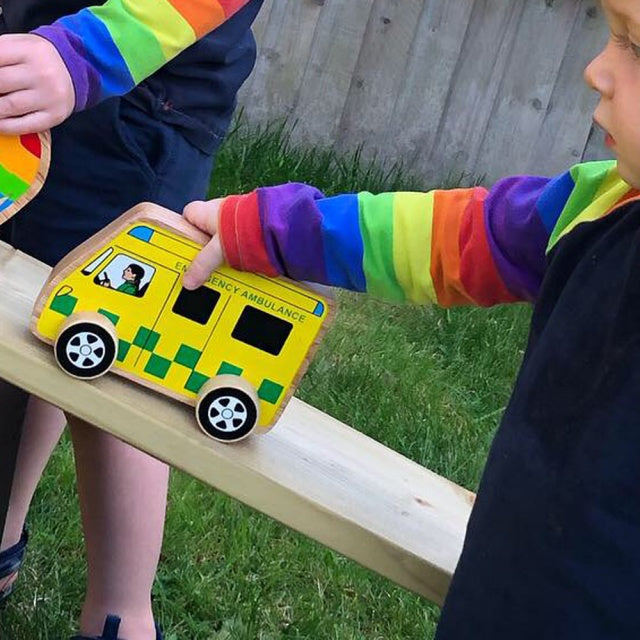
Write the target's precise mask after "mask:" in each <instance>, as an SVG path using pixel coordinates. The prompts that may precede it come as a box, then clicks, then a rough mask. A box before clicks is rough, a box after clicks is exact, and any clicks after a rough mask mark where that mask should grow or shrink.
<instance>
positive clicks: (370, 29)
mask: <svg viewBox="0 0 640 640" xmlns="http://www.w3.org/2000/svg"><path fill="white" fill-rule="evenodd" d="M601 13H602V12H601V9H600V7H599V5H598V3H597V0H554V2H549V1H548V0H266V1H265V5H264V9H263V11H262V13H261V15H260V17H259V18H258V23H257V26H256V34H257V39H258V42H259V45H260V50H259V56H258V62H257V65H256V69H255V71H254V74H253V76H252V78H251V79H250V80H249V82H248V83H247V85H246V86H245V88H244V89H243V90H242V93H241V98H240V102H241V104H242V105H244V107H245V110H246V113H247V115H248V118H249V121H250V122H253V123H261V124H264V123H266V122H269V121H272V120H275V119H281V118H287V119H288V121H289V123H290V124H294V123H295V128H294V133H293V137H294V139H295V140H296V141H301V142H304V143H306V144H308V143H311V144H321V145H323V146H331V145H333V146H335V147H336V148H338V149H339V150H343V151H348V150H353V149H354V148H356V147H357V146H363V147H364V150H365V153H367V154H374V153H375V154H376V155H377V156H378V157H379V158H381V159H384V160H388V161H390V162H393V161H402V162H403V163H404V164H406V165H408V166H410V167H411V169H412V171H414V172H418V173H420V174H421V175H422V176H423V178H424V180H425V182H427V183H434V184H435V183H441V182H442V181H446V180H447V178H448V177H452V178H455V179H458V178H459V176H460V175H461V174H463V173H465V174H467V175H469V176H470V177H473V178H477V177H479V176H484V177H485V179H486V180H487V181H489V180H493V179H495V178H497V177H499V176H501V175H504V174H505V173H513V172H535V173H552V172H556V171H559V170H561V169H563V168H565V167H567V166H568V165H570V164H573V163H574V162H576V161H580V160H582V159H583V158H584V159H592V158H594V157H610V154H609V153H608V152H607V151H606V149H605V148H604V146H603V144H602V136H601V135H600V134H599V133H598V132H594V131H593V130H592V126H591V114H592V111H593V107H594V105H595V104H596V102H597V96H596V95H595V93H594V92H592V91H591V90H590V89H589V88H587V87H586V86H585V85H584V83H583V82H582V70H583V69H584V67H585V65H586V64H587V62H588V60H589V59H590V58H591V57H593V56H594V55H595V54H596V53H597V52H598V50H599V48H600V47H601V46H602V44H603V43H604V42H605V41H606V37H607V28H606V24H605V22H604V18H603V16H602V15H601Z"/></svg>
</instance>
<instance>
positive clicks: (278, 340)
mask: <svg viewBox="0 0 640 640" xmlns="http://www.w3.org/2000/svg"><path fill="white" fill-rule="evenodd" d="M291 329H293V325H292V324H291V323H290V322H287V321H286V320H282V318H277V317H276V316H272V315H271V314H270V313H266V312H264V311H261V310H260V309H256V308H255V307H251V306H248V305H247V306H246V307H245V308H244V310H243V311H242V313H241V314H240V318H239V319H238V322H237V324H236V326H235V328H234V330H233V332H232V333H231V337H233V338H235V339H236V340H240V342H244V343H245V344H248V345H249V346H251V347H255V348H256V349H260V350H261V351H266V352H267V353H270V354H271V355H272V356H277V355H278V354H279V353H280V351H282V347H284V343H285V342H286V341H287V338H288V337H289V334H290V333H291Z"/></svg>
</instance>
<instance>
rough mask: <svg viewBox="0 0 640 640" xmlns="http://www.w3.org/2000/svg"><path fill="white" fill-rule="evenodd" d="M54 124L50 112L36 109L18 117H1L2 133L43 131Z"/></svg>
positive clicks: (8, 134)
mask: <svg viewBox="0 0 640 640" xmlns="http://www.w3.org/2000/svg"><path fill="white" fill-rule="evenodd" d="M52 126H53V124H52V119H51V116H50V115H49V114H48V113H46V112H44V111H36V112H34V113H28V114H26V115H24V116H20V117H18V118H4V119H0V134H3V135H6V136H21V135H24V134H27V133H41V132H42V131H46V130H47V129H49V128H51V127H52Z"/></svg>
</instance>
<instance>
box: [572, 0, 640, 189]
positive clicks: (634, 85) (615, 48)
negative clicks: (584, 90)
mask: <svg viewBox="0 0 640 640" xmlns="http://www.w3.org/2000/svg"><path fill="white" fill-rule="evenodd" d="M602 8H603V9H604V12H605V15H606V17H607V22H608V23H609V31H610V34H609V41H608V42H607V45H606V47H605V48H604V49H603V50H602V52H601V53H600V54H599V55H598V56H597V57H596V58H595V59H594V60H593V61H592V62H591V63H590V64H589V66H588V67H587V68H586V69H585V72H584V77H585V81H586V83H587V84H588V85H589V86H590V87H592V88H593V89H595V90H596V91H597V92H598V93H599V94H600V102H599V103H598V106H597V107H596V110H595V113H594V120H595V121H596V122H597V123H598V124H599V125H600V126H601V127H602V128H603V129H604V130H605V131H606V132H607V138H606V144H607V145H608V146H609V147H611V149H612V150H613V152H614V153H615V155H616V158H617V159H618V171H619V172H620V175H621V176H622V178H623V179H624V180H626V181H627V182H628V183H629V184H630V185H632V186H634V187H636V188H640V0H602Z"/></svg>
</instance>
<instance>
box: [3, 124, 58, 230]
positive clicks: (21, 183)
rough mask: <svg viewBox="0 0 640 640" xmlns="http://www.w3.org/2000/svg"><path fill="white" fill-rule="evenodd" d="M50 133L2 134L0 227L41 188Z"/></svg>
mask: <svg viewBox="0 0 640 640" xmlns="http://www.w3.org/2000/svg"><path fill="white" fill-rule="evenodd" d="M50 156H51V144H50V136H49V133H48V132H47V133H42V134H29V135H24V136H4V135H0V224H2V223H3V222H6V221H7V220H8V219H9V218H11V217H12V216H13V215H14V214H15V213H17V212H18V211H19V210H20V209H21V208H22V207H23V206H24V205H25V204H27V202H29V200H31V199H32V198H33V197H34V196H35V195H36V194H37V193H38V191H40V189H41V188H42V185H43V183H44V180H45V177H46V175H47V172H48V170H49V160H50Z"/></svg>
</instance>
